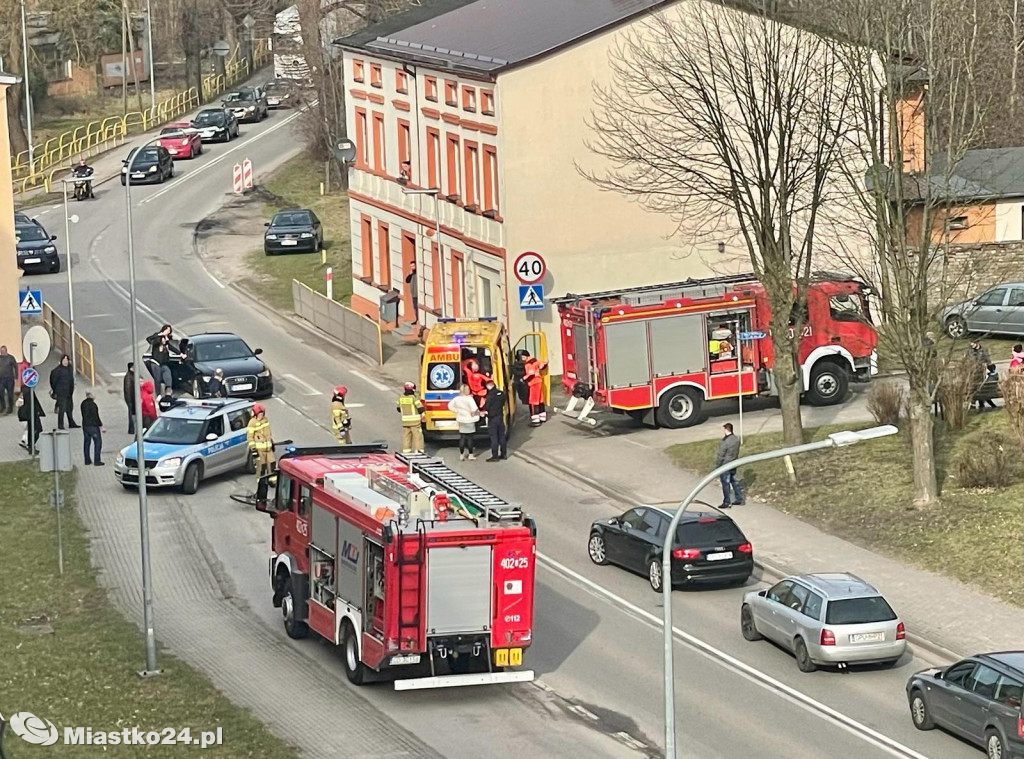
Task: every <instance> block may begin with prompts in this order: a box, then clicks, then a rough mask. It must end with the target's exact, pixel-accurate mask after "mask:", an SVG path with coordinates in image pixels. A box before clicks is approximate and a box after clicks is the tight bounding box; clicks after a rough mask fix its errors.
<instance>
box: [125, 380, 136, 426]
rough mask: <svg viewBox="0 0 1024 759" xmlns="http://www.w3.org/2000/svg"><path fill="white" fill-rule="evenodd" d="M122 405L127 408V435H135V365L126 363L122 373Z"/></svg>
mask: <svg viewBox="0 0 1024 759" xmlns="http://www.w3.org/2000/svg"><path fill="white" fill-rule="evenodd" d="M124 405H125V406H127V407H128V434H129V435H134V434H135V364H133V363H131V362H128V371H126V372H125V373H124Z"/></svg>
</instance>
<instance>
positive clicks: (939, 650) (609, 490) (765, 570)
mask: <svg viewBox="0 0 1024 759" xmlns="http://www.w3.org/2000/svg"><path fill="white" fill-rule="evenodd" d="M512 455H513V456H518V457H519V458H521V459H523V460H524V461H526V462H527V463H529V464H532V465H533V466H536V467H537V468H539V469H545V468H548V469H551V470H553V471H554V472H556V473H557V474H559V475H560V476H562V477H565V478H568V479H571V480H575V481H577V482H578V483H580V484H582V485H586V486H587V487H589V488H591V489H593V490H596V491H597V492H599V493H601V494H603V495H605V496H607V497H609V498H612V499H613V500H616V501H622V502H625V503H626V504H628V505H631V506H640V505H643V504H642V502H641V501H640V499H638V498H636V497H635V495H633V494H631V493H628V492H626V491H624V490H621V489H619V488H616V487H612V486H609V485H606V484H604V483H602V482H598V481H597V480H595V479H593V478H592V477H588V476H587V475H584V474H580V473H579V472H576V471H574V470H572V469H570V468H569V467H567V466H564V465H562V464H557V463H555V462H552V461H550V460H548V459H541V458H539V457H537V456H535V455H533V454H532V453H526V452H525V451H522V450H518V451H515V452H513V453H512ZM754 568H755V569H760V570H761V572H762V574H763V575H769V576H770V577H772V578H774V579H776V580H781V579H782V578H784V577H789V576H790V575H795V574H800V570H799V569H798V568H796V567H793V566H790V565H788V564H784V565H777V564H771V563H768V562H764V561H759V560H755V561H754ZM907 641H908V642H910V643H911V644H913V645H914V647H915V648H922V649H924V650H925V651H928V652H929V653H930V654H931V655H932V656H935V657H938V658H940V659H945V660H948V661H950V662H954V661H957V660H958V659H962V658H964V656H966V655H967V654H964V653H962V652H957V651H953V650H951V649H949V648H947V647H945V646H943V645H941V644H939V643H936V642H935V641H933V640H930V639H928V638H926V637H923V636H921V635H918V634H916V633H909V632H908V633H907Z"/></svg>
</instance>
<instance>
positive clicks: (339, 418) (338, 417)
mask: <svg viewBox="0 0 1024 759" xmlns="http://www.w3.org/2000/svg"><path fill="white" fill-rule="evenodd" d="M347 394H348V388H346V387H345V386H344V385H338V386H337V387H336V388H334V397H333V398H331V431H332V432H334V439H335V440H337V441H338V443H339V444H340V445H348V444H350V443H351V442H352V431H351V430H352V418H351V417H350V416H349V415H348V409H347V408H346V407H345V396H346V395H347Z"/></svg>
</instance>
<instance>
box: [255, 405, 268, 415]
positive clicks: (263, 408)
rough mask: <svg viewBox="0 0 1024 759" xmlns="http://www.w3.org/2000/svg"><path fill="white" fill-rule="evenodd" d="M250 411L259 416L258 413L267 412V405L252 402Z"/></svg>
mask: <svg viewBox="0 0 1024 759" xmlns="http://www.w3.org/2000/svg"><path fill="white" fill-rule="evenodd" d="M252 413H253V414H255V415H256V416H259V415H260V414H265V413H267V407H266V406H264V405H263V404H262V403H254V404H252Z"/></svg>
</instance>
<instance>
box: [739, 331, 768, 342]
mask: <svg viewBox="0 0 1024 759" xmlns="http://www.w3.org/2000/svg"><path fill="white" fill-rule="evenodd" d="M766 337H768V333H767V332H760V331H757V332H740V340H764V339H765V338H766Z"/></svg>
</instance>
